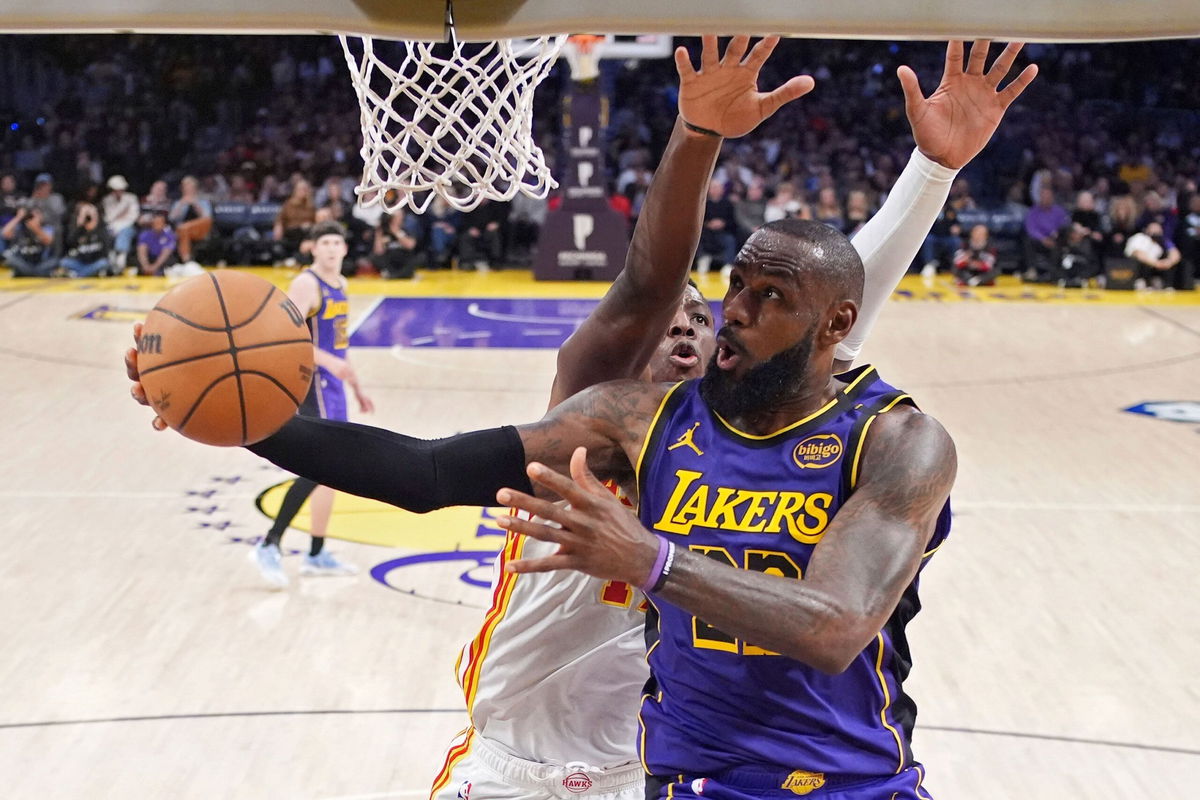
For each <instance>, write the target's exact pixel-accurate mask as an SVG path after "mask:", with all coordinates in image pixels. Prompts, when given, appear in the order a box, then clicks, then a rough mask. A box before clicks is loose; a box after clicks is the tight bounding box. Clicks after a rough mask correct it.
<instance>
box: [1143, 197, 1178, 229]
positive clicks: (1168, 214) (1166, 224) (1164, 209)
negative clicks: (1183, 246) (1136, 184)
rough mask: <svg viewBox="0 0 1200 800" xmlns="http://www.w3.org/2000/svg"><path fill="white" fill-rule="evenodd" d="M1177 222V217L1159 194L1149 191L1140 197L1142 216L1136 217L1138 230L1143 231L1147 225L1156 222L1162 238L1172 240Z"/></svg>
mask: <svg viewBox="0 0 1200 800" xmlns="http://www.w3.org/2000/svg"><path fill="white" fill-rule="evenodd" d="M1178 221H1179V215H1178V214H1177V213H1176V211H1175V209H1174V208H1171V207H1169V206H1168V204H1167V203H1166V202H1164V200H1163V196H1162V195H1161V194H1159V193H1158V192H1156V191H1153V190H1151V191H1149V192H1146V194H1145V195H1143V196H1142V215H1141V216H1140V217H1138V221H1137V228H1138V230H1140V231H1141V230H1145V229H1146V225H1147V224H1149V223H1150V222H1157V223H1158V224H1159V225H1160V226H1162V230H1163V236H1165V237H1166V238H1168V239H1171V240H1174V238H1175V225H1176V223H1177V222H1178Z"/></svg>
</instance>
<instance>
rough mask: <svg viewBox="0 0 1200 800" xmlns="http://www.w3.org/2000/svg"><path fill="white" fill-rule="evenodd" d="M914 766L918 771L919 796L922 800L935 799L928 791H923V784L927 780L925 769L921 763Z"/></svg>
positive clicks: (917, 791) (917, 789)
mask: <svg viewBox="0 0 1200 800" xmlns="http://www.w3.org/2000/svg"><path fill="white" fill-rule="evenodd" d="M913 767H914V769H915V770H916V771H917V788H916V790H915V791H916V793H917V797H919V798H920V799H921V800H933V798H932V797H930V796H929V793H928V792H924V791H921V784H922V783H924V782H925V769H924V768H923V767H922V766H921V765H920V764H915V765H913Z"/></svg>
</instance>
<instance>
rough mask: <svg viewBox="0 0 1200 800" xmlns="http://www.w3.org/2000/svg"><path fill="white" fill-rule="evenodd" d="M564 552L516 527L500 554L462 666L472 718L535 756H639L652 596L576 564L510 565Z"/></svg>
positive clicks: (600, 764)
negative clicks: (541, 568) (536, 569)
mask: <svg viewBox="0 0 1200 800" xmlns="http://www.w3.org/2000/svg"><path fill="white" fill-rule="evenodd" d="M610 488H613V487H611V486H610ZM613 490H614V491H616V492H617V494H618V496H619V497H621V499H622V502H624V503H625V504H626V505H629V502H628V500H626V499H625V498H624V497H623V496H621V494H620V492H619V490H617V489H613ZM557 550H558V545H556V544H553V543H548V542H541V541H538V540H536V539H533V538H530V537H527V536H521V535H519V534H514V533H509V534H508V538H507V539H506V540H505V543H504V549H503V551H501V553H500V554H499V556H497V559H496V564H495V571H494V574H493V578H492V603H491V607H490V608H489V609H488V612H487V615H486V616H485V617H484V621H483V625H482V626H481V628H480V631H479V633H478V634H477V635H476V636H475V637H474V638H473V639H472V640H471V641H470V642H468V643H467V645H466V646H465V647H464V648H463V651H462V654H461V655H460V656H459V659H458V665H457V672H458V682H459V685H460V686H461V687H462V689H463V693H464V694H465V696H466V700H467V712H468V714H470V717H471V723H472V725H473V726H474V728H475V730H476V731H477V732H478V734H479V735H481V736H483V737H485V738H487V739H488V740H490V741H491V742H493V743H495V744H499V745H501V746H503V747H504V748H506V749H507V750H509V751H510V752H511V754H512V755H515V756H518V757H519V758H524V759H528V760H531V761H540V762H543V763H554V764H567V763H570V762H582V763H585V764H588V765H590V766H592V767H595V768H600V769H604V768H610V767H616V766H620V765H624V764H629V763H631V762H636V761H637V760H638V756H637V712H638V704H639V703H640V701H641V694H642V689H643V687H644V686H645V683H646V680H647V678H648V677H649V674H650V673H649V668H648V667H647V666H646V659H645V656H646V645H645V635H644V628H645V598H644V597H643V596H642V593H641V591H640V590H638V589H636V588H634V587H631V586H629V585H628V584H625V583H620V582H617V581H602V580H599V579H597V578H593V577H591V576H589V575H584V574H583V573H581V572H575V571H572V570H561V571H557V572H542V573H530V574H526V575H517V574H514V573H510V572H505V571H504V567H505V565H506V564H508V563H509V562H510V561H516V560H518V559H521V558H538V557H542V556H548V555H553V554H554V553H555V552H556V551H557Z"/></svg>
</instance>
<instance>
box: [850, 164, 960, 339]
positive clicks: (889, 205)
mask: <svg viewBox="0 0 1200 800" xmlns="http://www.w3.org/2000/svg"><path fill="white" fill-rule="evenodd" d="M956 175H958V170H956V169H950V168H949V167H943V166H942V165H941V164H938V163H936V162H934V161H931V160H930V159H928V158H927V157H925V156H924V155H922V154H921V151H920V150H916V149H914V150H913V154H912V158H910V159H909V160H908V165H907V166H906V167H905V168H904V171H903V172H902V173H900V177H899V178H897V179H896V185H895V186H893V187H892V191H891V193H890V194H889V195H888V198H887V200H886V201H884V203H883V207H882V208H880V209H879V212H878V213H877V214H875V216H873V217H871V219H870V220H869V221H868V222H867V224H866V225H863V227H862V230H860V231H859V232H858V233H857V234H855V236H854V238H853V239H852V240H851V242H852V243H853V244H854V249H855V250H857V251H858V254H859V256H861V257H862V261H863V271H864V272H865V273H866V283H865V284H864V285H863V301H862V305H861V306H860V307H859V309H858V320H857V321H856V322H855V323H854V327H853V328H852V329H851V330H850V334H849V335H848V336H847V337H846V338H845V339H843V340H842V341H841V343H839V344H838V346H837V353H836V355H835V358H837V359H838V360H839V361H853V360H854V359H855V358H857V357H858V353H859V351H860V350H862V346H863V343H864V342H866V341H867V336H869V335H870V333H871V328H873V327H875V320H876V318H877V317H878V316H879V312H880V311H882V310H883V306H884V304H885V303H886V302H887V301H888V298H889V297H891V294H892V290H893V289H895V288H896V286H897V284H899V283H900V278H902V277H903V276H904V273H905V272H907V271H908V265H909V264H911V263H912V260H913V258H915V257H916V255H917V251H918V250H920V248H921V244H922V243H923V242H924V241H925V236H926V235H927V234H928V233H929V229H930V228H932V227H933V223H934V222H935V221H936V220H937V217H938V214H940V213H941V211H942V206H944V205H945V204H946V198H947V197H949V196H950V184H951V183H953V182H954V177H955V176H956Z"/></svg>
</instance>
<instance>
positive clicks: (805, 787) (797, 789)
mask: <svg viewBox="0 0 1200 800" xmlns="http://www.w3.org/2000/svg"><path fill="white" fill-rule="evenodd" d="M824 785H825V773H823V772H807V771H806V770H802V769H798V770H796V771H795V772H793V773H792V774H791V775H788V776H787V777H786V778H784V780H783V786H781V787H780V788H781V789H787V790H788V791H790V792H792V793H793V794H808V793H809V792H813V791H816V790H817V789H820V788H821V787H822V786H824Z"/></svg>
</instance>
